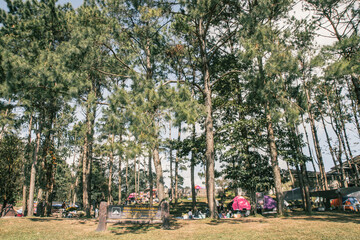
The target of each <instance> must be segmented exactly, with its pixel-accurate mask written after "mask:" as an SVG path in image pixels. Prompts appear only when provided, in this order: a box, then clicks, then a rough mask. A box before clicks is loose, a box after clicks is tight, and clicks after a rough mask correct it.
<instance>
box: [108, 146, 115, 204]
mask: <svg viewBox="0 0 360 240" xmlns="http://www.w3.org/2000/svg"><path fill="white" fill-rule="evenodd" d="M109 161H110V162H109V178H108V204H110V205H112V196H111V192H112V174H113V164H114V155H113V153H110V158H109Z"/></svg>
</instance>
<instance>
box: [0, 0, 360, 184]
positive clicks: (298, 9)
mask: <svg viewBox="0 0 360 240" xmlns="http://www.w3.org/2000/svg"><path fill="white" fill-rule="evenodd" d="M67 2H70V3H71V4H72V6H73V7H74V8H77V7H79V6H80V5H81V4H82V3H83V0H59V1H58V4H64V3H67ZM0 8H2V9H5V10H7V4H6V2H5V1H4V0H0ZM292 14H293V15H294V16H296V17H297V18H304V17H306V15H307V14H306V13H305V12H304V11H302V6H301V4H297V5H296V6H295V7H294V10H293V11H292ZM322 34H326V32H322ZM316 41H317V43H318V44H319V45H328V44H331V43H333V40H332V39H330V38H324V37H321V38H320V37H318V38H317V39H316ZM317 128H318V131H319V139H320V142H321V147H322V152H323V158H324V163H325V169H326V171H329V170H330V168H331V167H332V166H333V164H332V160H331V156H330V154H329V150H328V146H327V144H326V138H325V133H324V129H323V128H322V126H321V125H320V124H318V125H317ZM347 129H348V132H349V135H350V139H351V140H350V142H351V145H352V149H353V151H354V153H353V154H354V156H357V155H359V153H360V152H359V151H358V144H359V143H358V141H359V137H358V135H357V132H356V129H355V127H354V125H353V124H347ZM177 131H178V130H177V128H173V130H172V136H173V138H176V137H177ZM307 131H308V134H309V138H310V142H311V144H312V137H311V130H310V126H309V124H307ZM328 131H329V132H330V134H331V129H330V128H329V129H328ZM198 132H199V131H198ZM302 132H304V131H303V130H302ZM165 134H166V135H168V130H167V133H165ZM330 137H332V139H335V138H336V136H335V134H334V133H332V134H331V136H330ZM312 151H313V155H315V150H314V149H312ZM304 153H305V154H306V155H309V153H308V149H307V147H306V148H304ZM174 154H175V152H174ZM167 155H168V154H167ZM161 158H162V163H163V169H164V170H165V169H169V161H168V160H167V159H168V156H165V155H164V154H162V156H161ZM219 165H220V164H219V163H217V166H218V167H219ZM307 166H308V170H311V171H312V170H313V168H312V165H311V164H310V163H309V164H308V165H307ZM218 167H217V168H218ZM280 167H281V168H284V169H285V168H286V164H285V162H283V161H281V160H280ZM153 169H154V168H153ZM199 171H202V169H201V167H199V166H198V167H197V168H196V172H199ZM168 175H169V174H168V173H165V176H168ZM183 176H184V177H185V184H184V185H185V186H190V174H189V170H187V171H186V172H184V173H183ZM195 176H196V181H195V183H196V184H199V185H203V184H202V182H203V181H204V179H202V180H201V179H200V178H199V177H198V176H197V174H195ZM166 179H167V180H166V182H165V183H166V185H167V186H169V178H168V177H167V178H166Z"/></svg>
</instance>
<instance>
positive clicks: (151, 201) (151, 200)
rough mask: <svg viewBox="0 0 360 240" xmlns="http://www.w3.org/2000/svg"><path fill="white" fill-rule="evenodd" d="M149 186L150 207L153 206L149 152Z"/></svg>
mask: <svg viewBox="0 0 360 240" xmlns="http://www.w3.org/2000/svg"><path fill="white" fill-rule="evenodd" d="M149 186H150V189H149V191H150V193H149V194H150V195H149V202H150V207H152V206H153V201H154V199H153V189H154V186H153V175H152V164H151V151H149Z"/></svg>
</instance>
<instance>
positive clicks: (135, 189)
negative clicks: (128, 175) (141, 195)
mask: <svg viewBox="0 0 360 240" xmlns="http://www.w3.org/2000/svg"><path fill="white" fill-rule="evenodd" d="M136 163H137V158H136V156H135V158H134V191H135V196H136V198H137V197H138V195H137V194H138V191H137V178H136V176H137V170H136Z"/></svg>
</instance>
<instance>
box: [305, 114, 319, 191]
mask: <svg viewBox="0 0 360 240" xmlns="http://www.w3.org/2000/svg"><path fill="white" fill-rule="evenodd" d="M301 119H302V125H303V128H304V132H305V137H306V145H307V146H308V150H309V155H310V158H311V164H312V167H313V169H314V174H315V178H316V186H320V184H319V176H318V173H317V171H316V167H315V160H314V157H313V154H312V150H311V147H310V141H309V135H308V132H307V130H306V126H305V123H304V118H303V116H302V115H301Z"/></svg>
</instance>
